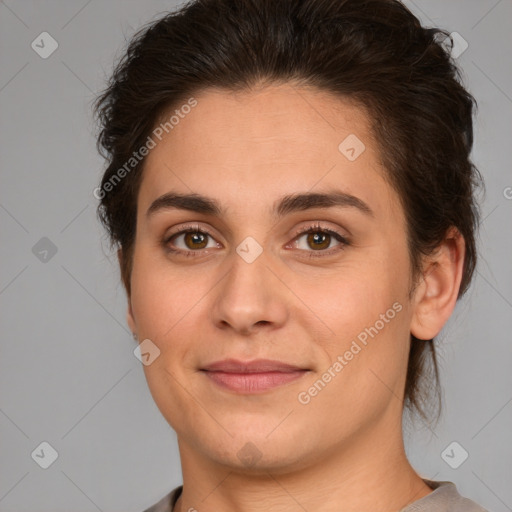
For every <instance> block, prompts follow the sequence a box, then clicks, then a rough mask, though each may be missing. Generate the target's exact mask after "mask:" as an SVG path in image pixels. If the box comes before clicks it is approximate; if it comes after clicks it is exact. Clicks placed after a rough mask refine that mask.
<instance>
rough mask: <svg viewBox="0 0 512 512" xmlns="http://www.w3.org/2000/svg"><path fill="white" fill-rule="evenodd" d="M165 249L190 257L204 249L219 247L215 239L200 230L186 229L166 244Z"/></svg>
mask: <svg viewBox="0 0 512 512" xmlns="http://www.w3.org/2000/svg"><path fill="white" fill-rule="evenodd" d="M164 245H165V247H166V248H167V249H168V250H170V251H171V252H175V253H182V254H184V255H189V254H191V253H194V252H197V253H199V252H200V251H201V250H202V249H211V248H216V247H218V244H217V243H216V242H215V240H214V239H213V237H212V236H211V235H210V234H209V233H207V232H206V231H202V230H200V229H195V228H194V229H185V230H183V231H180V232H178V233H175V234H174V235H172V236H171V237H169V238H168V239H167V240H165V242H164Z"/></svg>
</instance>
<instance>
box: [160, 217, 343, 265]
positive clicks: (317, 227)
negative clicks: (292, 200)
mask: <svg viewBox="0 0 512 512" xmlns="http://www.w3.org/2000/svg"><path fill="white" fill-rule="evenodd" d="M187 232H199V233H204V234H206V235H208V236H209V237H210V238H212V239H213V240H214V241H215V242H216V243H217V244H219V243H220V242H218V241H217V239H216V236H215V235H214V234H213V233H212V231H211V230H210V229H209V228H206V227H202V226H200V225H199V224H198V223H197V222H195V223H184V224H180V225H178V226H176V227H175V228H173V230H172V232H171V233H169V234H166V235H165V236H164V238H163V241H162V243H163V245H164V247H165V248H166V249H167V250H168V251H170V252H172V253H175V254H180V255H183V256H192V255H194V256H195V255H196V254H197V255H199V254H201V253H205V252H208V251H209V250H211V248H210V249H208V248H203V249H196V250H188V251H186V250H183V249H171V248H169V245H168V244H169V242H170V241H171V239H172V238H173V237H175V236H178V235H179V236H181V235H183V234H186V233H187ZM311 232H313V233H314V232H324V233H327V234H329V235H331V236H334V237H335V238H336V239H337V240H338V242H339V244H338V245H337V246H335V247H331V248H330V249H325V250H318V251H314V250H311V251H308V250H305V249H298V250H299V252H305V253H308V254H309V256H318V257H320V256H329V255H331V254H333V253H335V252H338V251H339V250H342V249H343V248H344V247H345V246H346V245H350V242H349V239H348V237H347V236H345V235H343V234H341V233H340V232H339V231H338V230H336V229H334V228H330V227H328V226H324V225H323V223H322V222H321V221H315V222H314V223H313V224H308V225H306V226H303V227H301V228H299V229H297V230H296V231H295V234H294V235H293V239H292V240H291V242H289V243H287V245H286V246H285V247H290V244H293V243H295V242H296V240H297V239H298V238H300V237H301V236H303V235H305V234H308V233H311ZM221 245H222V244H221ZM315 253H317V254H315Z"/></svg>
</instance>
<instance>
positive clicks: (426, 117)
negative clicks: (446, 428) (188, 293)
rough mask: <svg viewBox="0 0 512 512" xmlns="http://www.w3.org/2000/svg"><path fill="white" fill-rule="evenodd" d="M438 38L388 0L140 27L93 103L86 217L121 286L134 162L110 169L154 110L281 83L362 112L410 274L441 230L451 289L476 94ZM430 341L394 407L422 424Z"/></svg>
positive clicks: (242, 4) (209, 14)
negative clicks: (216, 91)
mask: <svg viewBox="0 0 512 512" xmlns="http://www.w3.org/2000/svg"><path fill="white" fill-rule="evenodd" d="M443 39H444V41H443ZM447 42H448V43H449V44H447ZM450 43H451V38H450V35H449V33H448V32H447V31H445V30H442V29H439V28H424V27H422V26H421V24H420V22H419V20H418V19H417V18H416V17H415V16H414V15H413V14H412V13H411V12H410V11H409V10H408V9H407V8H406V7H405V6H404V5H402V4H401V3H400V2H398V1H396V0H196V1H192V2H189V3H188V4H185V5H184V6H183V7H181V8H180V9H179V10H176V11H175V12H172V13H168V14H165V15H164V16H161V17H160V18H159V19H157V20H156V21H154V22H151V23H150V24H149V25H148V26H146V27H144V28H143V29H141V30H140V31H139V32H138V33H137V34H136V35H135V36H134V37H133V38H132V40H131V42H130V44H129V46H128V48H127V50H126V52H125V53H124V55H123V57H122V58H121V59H120V61H119V62H118V63H117V65H116V68H115V70H114V73H113V75H112V77H111V79H110V82H109V85H108V87H107V88H106V90H105V91H104V92H103V93H102V94H101V96H99V97H98V99H97V102H96V104H95V112H96V114H97V116H98V120H99V123H100V126H101V132H100V134H99V136H98V148H99V150H100V152H101V153H102V154H103V155H104V156H105V157H106V159H107V161H108V167H107V169H106V171H105V173H104V176H103V179H102V182H101V187H100V188H98V189H96V190H97V192H98V193H97V194H96V192H95V195H96V197H98V198H100V199H101V201H100V204H99V207H98V213H99V216H100V218H101V220H102V222H103V223H104V225H105V227H106V228H107V230H108V232H109V235H110V240H111V242H112V243H113V244H114V245H116V246H117V247H120V248H122V253H123V260H122V262H121V275H122V279H123V283H124V285H125V287H126V290H127V293H128V294H130V272H131V264H132V255H133V246H134V238H135V227H136V211H137V192H138V190H139V185H140V182H141V175H142V167H143V164H144V159H142V160H141V161H140V162H135V164H134V165H133V169H128V171H127V172H124V173H121V174H122V179H114V178H119V177H120V174H119V170H120V169H121V168H122V167H123V166H125V164H126V162H127V161H128V160H129V159H130V158H132V155H133V153H134V151H136V150H137V149H138V148H140V147H142V146H143V145H144V144H145V142H146V141H147V138H148V136H149V135H150V134H151V133H152V130H153V129H154V127H155V125H156V123H157V122H158V121H159V119H160V118H161V116H162V115H163V114H164V113H165V112H167V111H168V110H169V108H171V107H173V108H174V107H175V106H177V105H179V104H180V102H184V101H186V98H190V97H191V96H192V95H193V94H197V93H199V92H200V91H203V90H205V89H207V88H209V87H216V88H223V89H226V90H232V91H240V90H247V91H249V90H251V88H252V87H255V86H256V85H260V84H262V83H263V84H272V83H284V82H294V83H299V84H302V85H304V86H312V87H316V88H318V89H320V90H323V91H327V92H330V93H334V94H335V95H337V96H339V97H340V98H346V99H350V100H351V101H354V102H356V103H357V104H359V105H360V106H361V107H362V108H364V109H365V110H366V111H367V113H368V114H369V116H370V119H371V122H372V130H373V133H374V135H375V138H376V140H377V142H378V147H379V149H380V151H379V153H380V155H381V159H382V162H383V164H384V167H385V168H386V170H387V171H388V175H387V178H388V179H389V181H390V183H391V184H392V186H393V187H394V189H395V190H396V191H397V192H398V195H399V197H400V199H401V202H402V205H403V208H404V211H405V214H406V217H407V219H408V241H409V248H410V257H411V262H412V269H413V275H414V276H416V277H417V276H418V275H419V273H420V269H421V257H422V255H428V254H429V253H431V252H432V250H433V249H434V248H436V247H437V246H438V245H439V243H440V242H441V241H442V240H443V238H444V236H445V234H446V233H447V231H448V229H449V228H450V227H452V226H454V227H456V228H457V229H458V231H459V232H460V233H461V234H462V236H463V237H464V239H465V243H466V257H465V262H464V273H463V277H462V284H461V288H460V292H459V296H461V295H462V294H463V293H464V292H465V291H466V289H467V287H468V285H469V283H470V281H471V277H472V274H473V270H474V267H475V262H476V248H475V232H476V228H477V224H478V209H477V205H476V202H475V200H474V189H475V187H476V186H477V185H478V184H479V183H480V181H481V179H480V175H479V173H478V170H477V169H476V167H475V166H474V165H473V163H472V162H471V160H470V158H469V154H470V152H471V148H472V144H473V126H472V122H473V120H472V116H473V113H474V109H476V102H475V100H474V98H473V97H472V96H471V94H469V92H468V91H467V90H466V89H465V88H464V87H463V85H462V80H461V76H460V71H459V69H458V68H457V66H456V64H455V63H454V60H453V58H452V57H451V56H450V49H451V46H450ZM125 170H126V166H125ZM116 174H117V176H116ZM109 184H110V185H109ZM430 341H431V342H428V341H420V340H416V339H415V338H414V337H412V336H411V348H410V355H409V364H408V371H407V380H406V388H405V402H404V405H405V408H404V409H409V410H410V411H411V412H414V410H416V411H417V412H418V413H420V415H421V416H422V417H423V418H424V419H426V420H428V419H429V416H430V414H427V412H426V411H427V408H429V406H430V405H432V401H431V400H430V398H429V396H430V391H432V390H435V391H436V397H437V405H438V406H439V409H438V415H437V418H436V420H437V419H438V418H439V415H440V411H441V397H440V389H439V376H438V367H437V361H436V352H435V347H434V344H433V340H430ZM428 360H430V361H431V365H430V367H428V364H427V363H428ZM428 372H430V373H428ZM427 375H428V377H427Z"/></svg>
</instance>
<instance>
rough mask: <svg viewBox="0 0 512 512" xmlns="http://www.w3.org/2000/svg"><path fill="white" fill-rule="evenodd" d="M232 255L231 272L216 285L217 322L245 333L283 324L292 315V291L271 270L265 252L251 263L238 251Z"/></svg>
mask: <svg viewBox="0 0 512 512" xmlns="http://www.w3.org/2000/svg"><path fill="white" fill-rule="evenodd" d="M230 259H231V260H232V261H230V262H229V264H230V265H231V268H230V270H229V272H228V273H227V275H226V276H225V277H224V279H222V280H221V282H220V283H219V286H217V287H215V293H216V295H215V296H214V305H213V308H212V310H211V311H212V315H213V321H214V324H215V325H216V326H217V327H218V328H220V329H223V330H228V329H231V330H233V331H236V333H238V334H242V335H249V334H252V333H256V332H257V331H259V330H261V329H267V330H274V329H278V328H280V327H282V326H283V325H284V324H285V323H286V320H287V318H288V315H289V308H288V306H287V299H289V291H287V289H286V287H285V286H284V285H283V283H282V282H281V281H280V280H279V279H278V278H277V277H276V275H275V274H274V271H272V270H271V268H270V265H269V263H270V262H269V261H268V258H266V256H265V252H263V253H262V254H261V255H260V256H259V257H258V258H257V259H256V260H255V261H253V262H251V263H249V262H247V261H245V260H244V259H243V258H242V257H240V256H239V255H238V254H237V253H236V252H234V253H233V255H232V256H231V258H230Z"/></svg>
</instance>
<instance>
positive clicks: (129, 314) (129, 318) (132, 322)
mask: <svg viewBox="0 0 512 512" xmlns="http://www.w3.org/2000/svg"><path fill="white" fill-rule="evenodd" d="M117 261H118V262H119V268H120V269H121V273H122V269H123V250H122V249H118V250H117ZM125 289H126V298H127V300H128V310H127V312H126V322H127V324H128V327H129V328H130V330H131V331H132V333H133V335H134V337H135V338H136V336H137V335H136V333H137V326H136V324H135V318H134V316H133V310H132V299H131V296H130V293H129V290H128V288H126V283H125Z"/></svg>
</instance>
